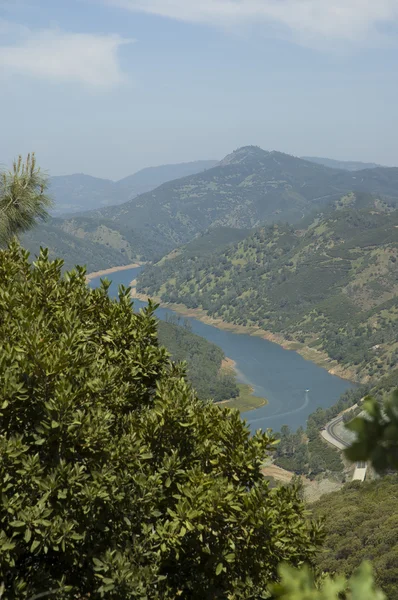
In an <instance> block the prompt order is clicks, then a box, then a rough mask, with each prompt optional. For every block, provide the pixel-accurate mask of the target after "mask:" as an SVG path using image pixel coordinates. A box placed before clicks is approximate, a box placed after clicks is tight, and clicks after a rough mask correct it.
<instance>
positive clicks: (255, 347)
mask: <svg viewBox="0 0 398 600" xmlns="http://www.w3.org/2000/svg"><path fill="white" fill-rule="evenodd" d="M140 270H141V268H140V267H138V268H136V269H128V270H126V271H119V272H116V273H112V274H111V275H108V276H107V277H108V279H109V280H111V281H112V284H111V286H110V289H109V294H110V295H111V296H116V295H117V290H118V286H119V285H121V284H123V285H125V286H129V285H130V282H131V281H132V280H133V279H135V278H136V277H137V275H138V273H139V271H140ZM99 283H100V278H99V277H98V278H96V279H93V280H92V281H91V282H90V285H91V286H92V287H97V286H98V285H99ZM142 306H145V302H141V301H140V300H134V308H135V310H138V309H139V308H141V307H142ZM156 314H157V316H158V317H159V318H160V319H165V317H166V315H173V314H176V313H175V312H174V311H172V310H169V309H166V308H158V310H157V311H156ZM187 320H188V321H189V322H190V324H191V326H192V331H193V332H194V333H197V334H198V335H201V336H203V337H205V338H206V339H207V340H209V341H210V342H214V343H215V344H217V345H218V346H220V347H221V348H222V349H223V350H224V352H225V355H226V356H228V357H229V358H232V360H234V361H235V363H236V367H237V371H238V379H239V381H241V382H242V383H248V384H250V385H251V386H252V387H253V388H254V393H255V394H256V395H257V396H261V397H264V398H267V400H268V405H266V406H263V407H261V408H258V409H257V410H254V411H251V412H248V413H246V414H245V418H246V420H247V422H248V423H249V425H250V428H251V429H252V431H255V430H256V429H259V428H262V429H266V428H267V427H270V428H272V429H274V430H276V431H279V430H280V428H281V427H282V425H289V427H291V429H293V430H296V429H297V428H298V427H299V426H300V425H302V426H303V427H305V425H306V420H307V418H308V415H309V414H310V413H312V412H314V411H315V410H316V409H317V408H318V407H319V406H321V407H323V408H328V407H330V406H332V405H333V404H334V403H335V402H336V401H337V400H338V399H339V397H340V395H341V394H342V393H343V392H344V391H345V390H347V389H348V388H350V387H353V385H354V384H352V383H350V382H348V381H346V380H344V379H340V377H336V376H334V375H330V373H328V372H327V371H326V369H322V368H321V367H318V366H317V365H315V364H314V363H312V362H310V361H308V360H305V359H304V358H303V357H302V356H300V355H299V354H297V353H296V352H293V351H292V350H285V349H284V348H282V347H281V346H278V344H274V343H273V342H269V341H268V340H264V339H261V338H259V337H255V336H250V335H247V334H241V333H232V332H231V331H224V330H222V329H219V328H218V327H214V326H213V325H207V324H205V323H202V322H201V321H198V320H197V319H194V318H191V317H189V318H187ZM306 390H309V391H306Z"/></svg>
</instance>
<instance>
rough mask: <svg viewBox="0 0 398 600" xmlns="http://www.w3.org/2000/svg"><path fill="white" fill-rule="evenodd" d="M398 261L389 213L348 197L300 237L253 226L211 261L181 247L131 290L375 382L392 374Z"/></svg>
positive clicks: (393, 215) (395, 217) (386, 207)
mask: <svg viewBox="0 0 398 600" xmlns="http://www.w3.org/2000/svg"><path fill="white" fill-rule="evenodd" d="M194 243H195V242H194ZM397 259H398V210H396V205H395V204H394V203H392V202H386V201H382V200H380V199H379V198H377V197H372V196H370V195H367V194H360V193H357V194H349V195H347V196H344V197H342V198H341V199H340V200H338V201H336V203H335V204H334V205H333V207H331V208H329V209H328V210H326V211H325V212H324V214H323V215H320V216H316V217H309V218H308V219H307V220H306V221H303V222H302V224H301V226H300V229H297V228H294V227H293V226H291V225H287V224H274V225H271V226H267V227H261V228H259V229H258V230H256V231H254V232H253V233H251V234H250V235H249V236H248V237H246V238H245V239H244V240H242V241H239V242H236V243H234V244H231V245H230V246H228V247H227V248H224V249H221V250H216V251H214V252H212V253H211V254H209V253H203V254H202V253H201V252H200V251H196V252H195V251H193V250H192V249H191V248H190V244H188V245H187V246H186V247H185V248H183V249H181V250H180V251H179V252H178V253H176V254H175V255H170V258H169V260H163V261H161V263H159V265H154V266H152V267H148V268H147V269H145V271H144V272H143V273H142V274H141V276H140V278H139V281H138V291H140V292H145V293H146V294H148V295H156V296H160V298H161V300H162V301H163V302H176V303H182V304H184V305H186V306H188V307H189V308H198V307H200V308H202V309H204V310H205V311H206V312H207V313H208V314H209V315H210V316H212V317H218V318H221V319H223V320H225V321H228V322H231V323H234V324H237V325H244V326H249V327H258V328H261V329H264V330H267V331H271V332H273V333H276V334H281V335H282V336H283V337H284V338H285V339H286V340H290V341H296V342H298V343H299V344H304V345H306V346H309V347H312V348H314V349H316V350H321V351H323V352H324V353H326V354H327V356H329V357H330V358H331V359H334V360H336V361H337V362H338V363H340V364H341V365H343V366H344V367H346V368H348V369H350V375H351V377H356V378H358V379H359V380H366V379H368V378H370V379H372V378H373V379H375V380H376V379H378V378H380V377H382V376H385V375H387V374H389V373H391V372H392V371H393V370H394V369H396V368H397V361H398V342H397V339H398V305H397V293H398V260H397Z"/></svg>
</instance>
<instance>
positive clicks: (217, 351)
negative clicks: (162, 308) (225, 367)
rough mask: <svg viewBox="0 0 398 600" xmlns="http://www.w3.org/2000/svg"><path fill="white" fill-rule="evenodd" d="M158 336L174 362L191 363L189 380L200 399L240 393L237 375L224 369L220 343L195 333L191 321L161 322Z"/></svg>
mask: <svg viewBox="0 0 398 600" xmlns="http://www.w3.org/2000/svg"><path fill="white" fill-rule="evenodd" d="M158 337H159V342H160V344H162V346H165V347H166V348H167V350H168V351H169V352H170V354H171V358H172V359H173V360H174V361H176V362H181V361H186V362H187V377H188V380H189V381H190V382H191V383H192V385H193V387H194V389H195V391H196V392H197V394H198V396H199V397H200V398H202V399H203V400H206V399H213V400H214V401H215V402H220V401H221V400H228V399H229V398H235V397H237V396H238V395H239V389H238V386H237V384H236V381H235V378H234V377H233V375H231V373H227V372H222V370H221V364H222V361H223V359H224V358H225V355H224V352H223V351H222V350H221V348H220V347H219V346H216V345H215V344H212V343H211V342H208V341H207V340H206V339H205V338H203V337H201V336H199V335H195V334H194V333H192V331H191V329H190V327H189V325H188V323H185V322H184V321H181V322H179V321H178V319H172V320H171V321H169V322H166V321H159V322H158Z"/></svg>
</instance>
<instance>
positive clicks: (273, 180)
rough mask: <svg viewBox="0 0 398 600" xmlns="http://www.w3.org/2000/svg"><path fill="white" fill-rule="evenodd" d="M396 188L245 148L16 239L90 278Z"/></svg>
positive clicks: (393, 176)
mask: <svg viewBox="0 0 398 600" xmlns="http://www.w3.org/2000/svg"><path fill="white" fill-rule="evenodd" d="M397 188H398V169H397V168H385V167H375V168H368V169H363V170H360V171H354V172H353V171H347V170H346V169H334V168H330V167H326V166H324V165H322V164H316V163H314V162H310V161H307V160H303V159H300V158H297V157H295V156H291V155H288V154H284V153H282V152H276V151H265V150H262V149H261V148H259V147H256V146H246V147H242V148H239V149H237V150H235V151H234V152H232V153H231V154H229V155H227V156H226V157H225V158H224V159H223V160H222V161H220V162H219V163H217V164H216V165H215V166H211V168H208V169H207V170H203V169H202V170H201V172H199V173H194V174H190V175H186V176H184V177H182V178H180V179H176V180H173V181H167V182H165V183H162V184H161V185H160V186H159V187H157V188H156V189H152V190H151V191H149V192H146V193H143V194H140V195H138V196H135V197H133V198H131V199H130V200H128V201H127V202H124V203H122V204H118V205H117V206H104V207H101V208H97V209H96V210H91V211H87V212H85V213H83V214H75V215H71V216H70V217H67V218H60V217H57V218H53V219H51V220H50V221H49V222H48V223H46V224H43V225H41V226H40V227H38V228H37V229H36V230H34V232H30V233H28V234H26V235H25V237H24V238H23V239H24V243H25V245H26V246H27V247H28V248H29V249H30V250H32V251H35V250H36V251H37V250H38V247H39V246H40V245H42V246H46V247H49V248H50V252H51V253H52V254H51V255H57V253H58V255H59V254H61V255H62V256H63V257H64V259H65V261H66V264H67V265H68V266H71V265H73V262H74V261H76V258H77V257H80V263H83V264H86V265H87V267H88V269H89V271H96V270H99V268H101V267H102V268H109V267H112V266H117V265H119V264H120V265H121V264H129V263H133V262H137V261H157V260H159V259H161V258H162V256H164V255H165V254H167V253H168V252H170V251H172V250H174V249H175V248H177V247H179V246H181V245H183V244H186V243H188V242H190V241H191V240H193V239H194V238H195V237H196V236H197V235H200V234H201V233H203V232H204V231H206V230H207V229H208V228H213V227H227V228H230V229H231V228H233V229H240V230H242V229H243V230H247V229H253V228H258V227H259V226H262V225H263V224H265V223H268V224H270V223H276V222H284V223H286V222H288V223H291V224H293V223H294V224H297V223H301V222H302V221H303V219H305V218H306V217H308V216H310V215H312V214H314V213H316V212H319V211H321V210H322V209H323V208H324V207H325V206H327V205H328V204H330V203H331V202H333V201H334V200H336V199H338V198H340V197H341V196H342V195H343V194H345V193H347V192H350V191H352V190H357V191H363V192H366V193H374V194H381V195H382V196H383V198H385V199H386V200H387V201H393V200H394V198H396V196H397V191H396V190H397ZM118 197H119V196H118ZM96 254H97V255H100V256H101V262H102V264H101V266H100V267H99V266H98V263H99V261H98V259H97V256H96Z"/></svg>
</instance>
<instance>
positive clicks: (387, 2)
mask: <svg viewBox="0 0 398 600" xmlns="http://www.w3.org/2000/svg"><path fill="white" fill-rule="evenodd" d="M397 33H398V0H377V1H376V0H0V89H1V93H0V107H1V120H0V124H1V125H0V163H1V164H3V165H9V164H10V163H11V161H12V159H13V158H15V157H16V156H17V155H18V154H23V155H24V154H26V153H28V152H30V151H35V152H36V156H37V159H38V162H39V164H40V165H41V166H42V168H43V169H44V170H45V171H46V172H48V173H49V174H51V175H65V174H69V173H86V174H89V175H93V176H97V177H104V178H110V179H119V178H122V177H124V176H127V175H129V174H132V173H134V172H135V171H137V170H139V169H141V168H143V167H147V166H155V165H159V164H165V163H176V162H187V161H192V160H199V159H221V158H223V157H224V156H225V155H226V154H228V153H230V152H231V151H233V150H234V149H236V148H238V147H240V146H244V145H249V144H254V145H258V146H261V147H262V148H264V149H265V150H278V151H281V152H287V153H289V154H294V155H296V156H302V155H306V156H324V157H330V158H336V159H339V160H363V161H373V162H377V163H380V164H384V165H387V166H395V165H398V135H397V130H398V129H397V126H398V109H397V97H398V78H397V66H398V36H397Z"/></svg>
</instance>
